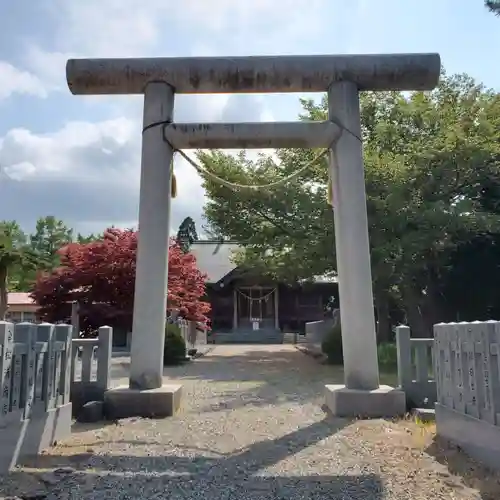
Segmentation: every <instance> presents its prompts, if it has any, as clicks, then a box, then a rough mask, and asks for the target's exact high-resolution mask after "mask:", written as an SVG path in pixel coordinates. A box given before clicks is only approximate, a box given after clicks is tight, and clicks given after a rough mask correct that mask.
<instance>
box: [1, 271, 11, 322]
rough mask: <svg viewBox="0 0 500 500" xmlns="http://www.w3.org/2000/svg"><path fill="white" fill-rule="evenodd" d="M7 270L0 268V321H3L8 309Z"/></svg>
mask: <svg viewBox="0 0 500 500" xmlns="http://www.w3.org/2000/svg"><path fill="white" fill-rule="evenodd" d="M7 277H8V271H7V268H6V267H4V268H0V321H5V315H6V314H7V309H8V307H9V300H8V293H7Z"/></svg>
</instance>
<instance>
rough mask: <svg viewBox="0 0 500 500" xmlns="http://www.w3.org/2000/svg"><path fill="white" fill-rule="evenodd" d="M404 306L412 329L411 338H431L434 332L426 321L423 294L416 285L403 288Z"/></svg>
mask: <svg viewBox="0 0 500 500" xmlns="http://www.w3.org/2000/svg"><path fill="white" fill-rule="evenodd" d="M401 288H402V290H401V291H402V297H403V305H404V310H405V313H406V319H407V321H408V323H409V325H408V326H409V327H410V329H411V336H412V337H416V338H430V337H432V331H431V330H429V326H428V324H427V322H426V321H425V318H424V316H423V311H422V292H421V290H419V289H416V288H415V286H414V285H403V286H402V287H401Z"/></svg>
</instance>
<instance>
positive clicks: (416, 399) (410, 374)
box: [396, 326, 436, 408]
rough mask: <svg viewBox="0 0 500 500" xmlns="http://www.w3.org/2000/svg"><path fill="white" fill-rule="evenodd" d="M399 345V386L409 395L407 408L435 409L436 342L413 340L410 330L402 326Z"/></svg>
mask: <svg viewBox="0 0 500 500" xmlns="http://www.w3.org/2000/svg"><path fill="white" fill-rule="evenodd" d="M396 345H397V358H398V384H399V386H400V387H401V388H402V389H403V390H404V391H405V394H406V401H407V405H408V406H410V407H417V408H425V407H428V408H432V407H434V403H435V402H436V382H435V380H434V356H433V352H434V339H432V338H428V339H412V338H411V336H410V328H409V327H408V326H398V327H397V328H396Z"/></svg>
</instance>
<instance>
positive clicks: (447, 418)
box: [436, 403, 500, 471]
mask: <svg viewBox="0 0 500 500" xmlns="http://www.w3.org/2000/svg"><path fill="white" fill-rule="evenodd" d="M436 433H437V435H438V437H440V438H443V439H445V440H446V441H450V442H451V443H453V444H455V445H458V446H460V448H462V450H463V451H464V452H465V453H467V454H468V455H469V456H470V457H472V458H473V459H475V460H477V461H479V462H481V463H483V464H484V465H486V466H487V467H489V468H491V469H493V470H497V471H500V460H499V457H500V427H499V426H498V425H493V424H490V423H489V422H486V421H484V420H479V419H477V418H474V417H471V416H470V415H465V414H464V413H460V412H458V411H455V410H452V409H451V408H448V407H446V406H443V405H441V404H439V403H436Z"/></svg>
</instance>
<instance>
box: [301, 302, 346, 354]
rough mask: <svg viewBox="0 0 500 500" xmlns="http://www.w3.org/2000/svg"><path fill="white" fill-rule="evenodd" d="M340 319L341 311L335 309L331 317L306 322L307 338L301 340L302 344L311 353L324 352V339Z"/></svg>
mask: <svg viewBox="0 0 500 500" xmlns="http://www.w3.org/2000/svg"><path fill="white" fill-rule="evenodd" d="M339 321H340V311H339V310H338V309H335V311H334V312H333V315H332V317H331V318H327V319H323V320H320V321H311V322H309V323H306V334H305V338H304V339H302V341H301V346H302V347H303V348H305V349H307V350H308V351H309V352H310V353H311V354H317V355H320V354H323V350H322V347H321V345H322V343H323V340H324V338H325V336H326V335H327V334H328V333H330V332H331V331H332V329H333V328H334V327H335V326H336V325H337V324H338V323H339Z"/></svg>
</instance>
